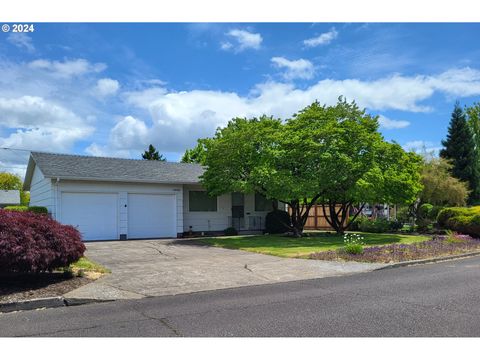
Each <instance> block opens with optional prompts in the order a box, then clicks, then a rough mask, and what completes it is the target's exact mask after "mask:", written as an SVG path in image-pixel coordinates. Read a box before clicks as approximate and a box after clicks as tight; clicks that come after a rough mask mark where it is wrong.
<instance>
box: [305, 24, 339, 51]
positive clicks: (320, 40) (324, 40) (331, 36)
mask: <svg viewBox="0 0 480 360" xmlns="http://www.w3.org/2000/svg"><path fill="white" fill-rule="evenodd" d="M337 36H338V32H337V30H335V28H332V29H331V30H330V31H328V32H326V33H323V34H320V35H318V36H316V37H313V38H311V39H307V40H304V41H303V44H304V45H305V46H307V47H316V46H319V45H327V44H330V43H331V42H332V41H333V40H335V39H336V38H337Z"/></svg>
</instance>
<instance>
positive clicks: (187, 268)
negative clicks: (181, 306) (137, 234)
mask: <svg viewBox="0 0 480 360" xmlns="http://www.w3.org/2000/svg"><path fill="white" fill-rule="evenodd" d="M86 256H87V257H89V258H90V259H92V260H93V261H96V262H98V263H100V264H102V265H104V266H106V267H107V268H109V269H110V270H111V272H112V273H111V274H109V275H106V276H104V277H102V278H101V279H99V280H97V281H95V282H93V283H90V284H88V285H86V286H83V287H81V288H78V289H76V290H74V291H72V292H70V293H68V294H66V296H65V297H66V298H81V299H86V298H94V299H104V300H107V299H138V298H143V297H147V296H161V295H174V294H181V293H190V292H197V291H205V290H215V289H224V288H233V287H240V286H248V285H261V284H271V283H276V282H284V281H293V280H305V279H313V278H322V277H330V276H338V275H345V274H352V273H358V272H365V271H370V270H373V269H375V268H378V267H380V265H375V264H362V263H346V262H343V263H340V262H331V261H319V260H304V259H286V258H280V257H276V256H269V255H262V254H255V253H250V252H246V251H241V250H228V249H221V248H215V247H209V246H205V245H202V244H200V243H198V242H195V241H191V240H136V241H108V242H95V243H89V244H87V252H86Z"/></svg>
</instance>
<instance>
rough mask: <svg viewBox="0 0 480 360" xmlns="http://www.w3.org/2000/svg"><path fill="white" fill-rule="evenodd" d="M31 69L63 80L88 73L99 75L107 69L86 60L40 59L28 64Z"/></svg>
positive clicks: (104, 66) (101, 64) (100, 64)
mask: <svg viewBox="0 0 480 360" xmlns="http://www.w3.org/2000/svg"><path fill="white" fill-rule="evenodd" d="M28 66H29V67H30V68H31V69H36V70H43V71H46V72H48V73H50V74H52V75H54V76H58V77H61V78H71V77H74V76H80V75H84V74H86V73H99V72H101V71H103V70H105V69H106V68H107V66H106V65H105V64H103V63H95V64H92V63H90V62H89V61H87V60H85V59H74V60H64V61H51V60H46V59H38V60H34V61H32V62H30V63H28Z"/></svg>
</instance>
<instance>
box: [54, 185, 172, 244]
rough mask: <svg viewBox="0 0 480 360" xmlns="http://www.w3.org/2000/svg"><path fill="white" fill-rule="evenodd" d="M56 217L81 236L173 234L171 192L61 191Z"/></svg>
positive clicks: (156, 235) (89, 237)
mask: <svg viewBox="0 0 480 360" xmlns="http://www.w3.org/2000/svg"><path fill="white" fill-rule="evenodd" d="M59 198H60V199H59V200H60V204H59V212H60V214H59V218H60V220H61V222H62V223H64V224H71V225H73V226H75V227H77V228H78V229H79V231H80V232H81V233H82V236H83V239H84V240H112V239H119V238H128V239H142V238H160V237H175V236H176V235H177V230H176V197H175V195H174V194H154V193H150V194H147V193H126V194H123V193H120V192H112V193H109V192H61V193H60V196H59Z"/></svg>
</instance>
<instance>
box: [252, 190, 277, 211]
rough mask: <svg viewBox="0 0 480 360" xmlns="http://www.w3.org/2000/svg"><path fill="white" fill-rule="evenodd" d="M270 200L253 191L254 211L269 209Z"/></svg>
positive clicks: (270, 206) (270, 205)
mask: <svg viewBox="0 0 480 360" xmlns="http://www.w3.org/2000/svg"><path fill="white" fill-rule="evenodd" d="M271 210H273V208H272V200H269V199H267V198H266V197H265V196H263V195H262V194H257V193H255V211H271Z"/></svg>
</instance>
